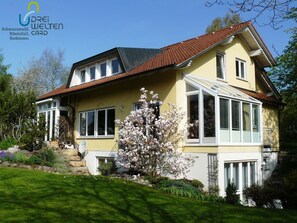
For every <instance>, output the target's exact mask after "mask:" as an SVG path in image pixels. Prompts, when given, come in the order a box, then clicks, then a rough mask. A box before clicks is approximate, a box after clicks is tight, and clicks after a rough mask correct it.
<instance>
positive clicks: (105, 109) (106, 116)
mask: <svg viewBox="0 0 297 223" xmlns="http://www.w3.org/2000/svg"><path fill="white" fill-rule="evenodd" d="M108 110H114V112H115V108H104V109H97V110H96V113H97V122H96V123H97V125H98V118H99V117H98V112H99V111H105V123H104V135H98V133H97V136H98V137H104V136H114V134H112V135H111V134H108V132H107V124H108V120H107V118H108ZM96 130H97V131H98V126H97V129H96ZM114 131H115V130H114Z"/></svg>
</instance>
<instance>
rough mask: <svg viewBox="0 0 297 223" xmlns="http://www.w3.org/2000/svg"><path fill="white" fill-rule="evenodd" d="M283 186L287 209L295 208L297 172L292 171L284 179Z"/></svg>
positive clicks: (296, 204) (296, 203)
mask: <svg viewBox="0 0 297 223" xmlns="http://www.w3.org/2000/svg"><path fill="white" fill-rule="evenodd" d="M284 184H285V185H284V186H285V187H284V189H285V193H286V200H287V204H286V205H287V207H288V208H297V170H293V171H292V172H291V173H289V174H288V175H286V176H285V177H284Z"/></svg>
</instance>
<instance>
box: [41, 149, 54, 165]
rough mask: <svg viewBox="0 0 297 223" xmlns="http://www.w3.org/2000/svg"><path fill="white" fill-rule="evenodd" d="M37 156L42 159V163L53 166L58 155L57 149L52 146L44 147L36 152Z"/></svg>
mask: <svg viewBox="0 0 297 223" xmlns="http://www.w3.org/2000/svg"><path fill="white" fill-rule="evenodd" d="M36 156H37V157H38V158H39V159H40V162H41V163H40V164H41V165H45V166H53V164H54V162H55V159H56V157H57V155H56V153H55V151H54V150H53V149H51V148H43V149H41V150H39V151H38V152H36Z"/></svg>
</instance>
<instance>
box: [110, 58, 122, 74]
mask: <svg viewBox="0 0 297 223" xmlns="http://www.w3.org/2000/svg"><path fill="white" fill-rule="evenodd" d="M115 60H116V61H117V63H118V71H117V72H113V70H112V62H113V61H115ZM110 72H111V75H115V74H119V73H121V66H120V61H119V59H118V58H113V59H111V60H110Z"/></svg>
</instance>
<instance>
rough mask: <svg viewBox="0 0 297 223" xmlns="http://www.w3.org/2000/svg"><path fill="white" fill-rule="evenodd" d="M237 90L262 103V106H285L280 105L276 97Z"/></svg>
mask: <svg viewBox="0 0 297 223" xmlns="http://www.w3.org/2000/svg"><path fill="white" fill-rule="evenodd" d="M236 88H237V87H236ZM237 89H238V90H240V91H241V92H243V93H245V94H247V95H249V96H251V97H253V98H256V99H258V100H260V101H262V102H263V103H264V104H269V105H276V106H279V105H285V104H284V103H282V102H281V101H280V100H279V99H277V98H276V97H273V96H268V95H266V94H265V93H262V92H256V91H249V90H246V89H242V88H237Z"/></svg>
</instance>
